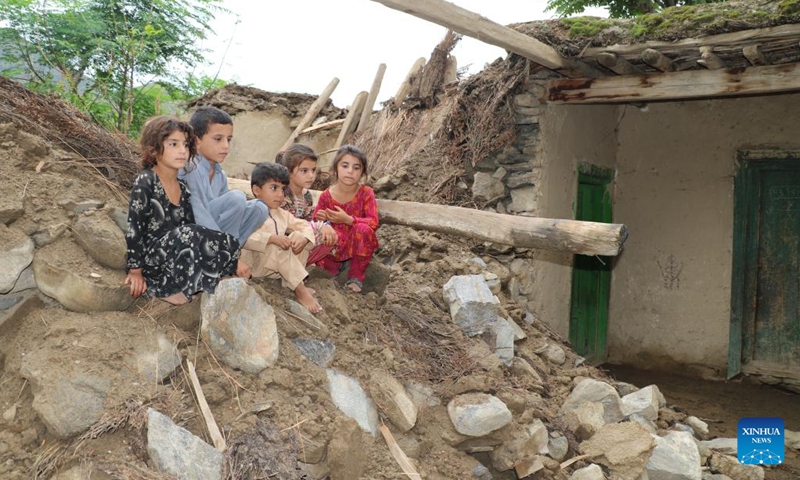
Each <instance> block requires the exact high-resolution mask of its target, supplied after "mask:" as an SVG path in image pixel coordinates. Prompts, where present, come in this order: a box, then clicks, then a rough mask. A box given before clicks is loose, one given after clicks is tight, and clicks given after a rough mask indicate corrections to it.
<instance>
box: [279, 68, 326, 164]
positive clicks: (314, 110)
mask: <svg viewBox="0 0 800 480" xmlns="http://www.w3.org/2000/svg"><path fill="white" fill-rule="evenodd" d="M337 85H339V79H338V78H336V77H333V80H331V83H329V84H328V86H327V87H325V90H323V91H322V94H320V96H319V97H317V99H316V100H314V103H312V104H311V106H310V107H308V111H307V112H306V114H305V116H304V117H303V119H302V120H300V123H299V124H298V125H297V128H295V129H294V131H293V132H292V134H291V135H289V138H287V139H286V143H284V144H283V146H282V147H281V149H280V150H279V151H281V152H282V151H284V150H286V149H287V148H289V147H290V146H291V145H292V144H293V143H294V141H295V140H296V139H297V137H298V135H300V132H302V131H303V130H305V129H306V128H308V127H309V126H310V125H311V122H313V121H314V119H315V118H317V115H319V112H320V111H321V110H322V107H324V106H325V103H326V102H327V101H328V99H329V98H331V94H332V93H333V91H334V90H336V86H337Z"/></svg>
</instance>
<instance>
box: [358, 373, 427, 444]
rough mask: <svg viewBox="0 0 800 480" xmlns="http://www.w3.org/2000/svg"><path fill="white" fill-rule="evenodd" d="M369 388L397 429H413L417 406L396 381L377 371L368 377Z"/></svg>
mask: <svg viewBox="0 0 800 480" xmlns="http://www.w3.org/2000/svg"><path fill="white" fill-rule="evenodd" d="M369 387H370V388H369V391H370V393H372V396H373V398H374V399H375V402H376V403H377V404H378V405H380V406H381V410H383V412H384V413H385V414H386V416H387V417H389V420H391V422H392V423H393V424H395V426H396V427H397V428H399V429H400V430H401V431H403V432H406V431H408V430H411V429H412V428H414V425H415V424H416V423H417V406H416V405H415V404H414V401H413V400H412V399H411V396H409V394H408V393H407V392H406V389H405V388H403V386H402V385H401V384H400V382H398V381H397V379H395V378H394V377H393V376H391V375H390V374H389V372H385V371H380V370H379V371H376V372H373V373H372V375H371V376H370V383H369Z"/></svg>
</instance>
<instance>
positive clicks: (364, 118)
mask: <svg viewBox="0 0 800 480" xmlns="http://www.w3.org/2000/svg"><path fill="white" fill-rule="evenodd" d="M384 73H386V64H385V63H381V64H380V65H378V71H377V72H376V73H375V79H374V80H372V88H370V89H369V96H368V97H367V103H366V104H364V108H363V109H361V120H359V122H358V128H357V129H356V131H357V132H360V131H361V130H364V129H365V128H366V127H367V123H369V119H370V117H372V109H373V108H374V107H375V100H377V99H378V92H380V91H381V83H382V82H383V74H384Z"/></svg>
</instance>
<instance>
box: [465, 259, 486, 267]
mask: <svg viewBox="0 0 800 480" xmlns="http://www.w3.org/2000/svg"><path fill="white" fill-rule="evenodd" d="M469 261H470V262H472V263H474V264H475V265H477V266H479V267H481V268H486V267H487V265H486V262H484V261H483V259H482V258H481V257H472V258H470V259H469Z"/></svg>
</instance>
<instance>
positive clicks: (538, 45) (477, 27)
mask: <svg viewBox="0 0 800 480" xmlns="http://www.w3.org/2000/svg"><path fill="white" fill-rule="evenodd" d="M373 1H375V2H378V3H380V4H383V5H385V6H387V7H389V8H393V9H395V10H399V11H401V12H405V13H408V14H410V15H413V16H415V17H419V18H422V19H424V20H427V21H429V22H433V23H435V24H437V25H442V26H443V27H447V28H449V29H450V30H453V31H455V32H458V33H460V34H463V35H466V36H468V37H472V38H476V39H478V40H480V41H482V42H485V43H488V44H490V45H495V46H498V47H501V48H504V49H506V50H508V51H509V52H513V53H516V54H517V55H521V56H523V57H525V58H527V59H530V60H533V61H534V62H536V63H538V64H540V65H544V66H545V67H547V68H552V69H559V68H561V67H563V66H564V59H563V58H561V55H559V54H558V51H557V50H556V49H555V48H553V47H551V46H549V45H546V44H544V43H542V42H540V41H539V40H536V39H535V38H533V37H529V36H527V35H525V34H524V33H520V32H518V31H516V30H512V29H510V28H508V27H504V26H503V25H500V24H499V23H496V22H493V21H491V20H489V19H488V18H486V17H483V16H481V15H478V14H477V13H474V12H471V11H469V10H467V9H465V8H461V7H459V6H457V5H454V4H452V3H450V2H446V1H444V0H425V1H424V2H420V1H418V0H373Z"/></svg>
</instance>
